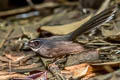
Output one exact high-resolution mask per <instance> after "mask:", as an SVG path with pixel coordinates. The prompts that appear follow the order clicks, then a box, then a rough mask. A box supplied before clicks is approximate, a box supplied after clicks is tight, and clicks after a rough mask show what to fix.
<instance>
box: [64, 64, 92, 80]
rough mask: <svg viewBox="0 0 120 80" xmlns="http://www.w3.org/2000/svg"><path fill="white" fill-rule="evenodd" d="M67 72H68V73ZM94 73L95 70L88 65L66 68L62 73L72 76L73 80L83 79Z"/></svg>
mask: <svg viewBox="0 0 120 80" xmlns="http://www.w3.org/2000/svg"><path fill="white" fill-rule="evenodd" d="M66 71H67V72H66ZM92 71H93V68H92V67H91V66H90V65H89V64H87V63H84V64H79V65H74V66H69V67H65V70H64V71H62V73H63V74H66V73H67V74H68V75H69V74H72V77H73V79H76V78H79V77H83V76H85V75H89V74H91V73H92Z"/></svg>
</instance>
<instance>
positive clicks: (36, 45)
mask: <svg viewBox="0 0 120 80" xmlns="http://www.w3.org/2000/svg"><path fill="white" fill-rule="evenodd" d="M117 9H118V8H117V7H116V6H112V7H109V8H107V9H105V10H103V11H102V12H100V13H99V14H97V15H95V16H93V17H92V18H91V19H89V20H88V21H87V22H86V23H85V24H83V25H82V26H81V27H79V28H78V29H76V30H75V31H73V32H71V33H69V34H66V35H64V36H52V37H47V38H36V39H32V40H29V41H28V42H27V43H26V44H27V46H28V47H29V48H30V49H32V50H33V51H34V52H35V53H38V54H39V55H40V56H41V57H43V58H58V57H61V56H64V55H70V54H74V53H80V52H82V51H84V48H83V47H82V45H81V44H79V43H77V42H75V41H74V40H75V39H76V38H77V37H78V36H80V35H82V34H84V33H85V32H88V31H90V30H92V29H94V28H98V27H100V26H101V25H102V24H104V23H106V22H109V21H110V20H111V19H113V17H114V16H115V13H116V11H117Z"/></svg>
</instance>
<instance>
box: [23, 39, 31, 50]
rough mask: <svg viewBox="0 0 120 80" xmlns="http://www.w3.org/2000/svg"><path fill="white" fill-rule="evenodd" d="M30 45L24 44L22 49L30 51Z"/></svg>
mask: <svg viewBox="0 0 120 80" xmlns="http://www.w3.org/2000/svg"><path fill="white" fill-rule="evenodd" d="M28 43H29V41H27V42H24V43H23V46H22V48H23V49H30V46H29V44H28Z"/></svg>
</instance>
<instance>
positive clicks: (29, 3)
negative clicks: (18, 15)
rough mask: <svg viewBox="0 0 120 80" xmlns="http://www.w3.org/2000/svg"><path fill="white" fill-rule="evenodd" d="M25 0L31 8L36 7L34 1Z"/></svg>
mask: <svg viewBox="0 0 120 80" xmlns="http://www.w3.org/2000/svg"><path fill="white" fill-rule="evenodd" d="M26 1H27V3H28V5H29V6H30V7H31V8H33V9H36V8H35V5H34V3H33V2H32V0H26Z"/></svg>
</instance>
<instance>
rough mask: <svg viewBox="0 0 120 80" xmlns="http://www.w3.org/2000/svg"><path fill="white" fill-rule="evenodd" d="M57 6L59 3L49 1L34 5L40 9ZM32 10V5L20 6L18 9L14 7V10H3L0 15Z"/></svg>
mask: <svg viewBox="0 0 120 80" xmlns="http://www.w3.org/2000/svg"><path fill="white" fill-rule="evenodd" d="M57 6H59V4H57V3H52V2H49V3H43V4H38V5H35V6H34V7H35V8H36V9H37V10H40V9H43V8H47V7H49V8H53V7H57ZM30 10H32V8H31V6H27V7H23V8H18V9H13V10H8V11H1V12H0V17H1V16H8V15H15V14H20V13H25V12H28V11H30Z"/></svg>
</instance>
